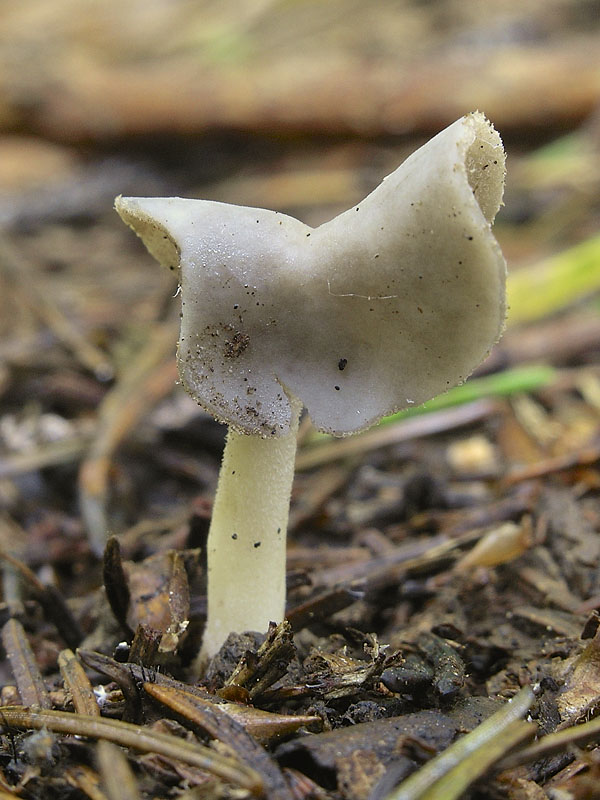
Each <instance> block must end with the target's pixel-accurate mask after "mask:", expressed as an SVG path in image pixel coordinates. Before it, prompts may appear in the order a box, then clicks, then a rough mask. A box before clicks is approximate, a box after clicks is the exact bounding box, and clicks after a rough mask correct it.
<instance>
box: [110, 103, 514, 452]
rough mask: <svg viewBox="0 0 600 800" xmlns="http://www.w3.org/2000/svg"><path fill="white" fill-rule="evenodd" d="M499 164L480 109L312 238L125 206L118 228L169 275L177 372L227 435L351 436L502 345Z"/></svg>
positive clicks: (152, 203) (207, 207) (247, 215)
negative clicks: (173, 277) (302, 413)
mask: <svg viewBox="0 0 600 800" xmlns="http://www.w3.org/2000/svg"><path fill="white" fill-rule="evenodd" d="M504 162H505V155H504V150H503V147H502V142H501V140H500V137H499V135H498V134H497V132H496V131H495V130H494V128H493V126H492V125H491V123H490V122H488V120H486V118H485V117H484V116H483V114H480V113H479V112H476V113H473V114H468V115H467V116H465V117H462V118H461V119H459V120H458V121H457V122H455V123H454V124H452V125H450V126H449V127H448V128H446V129H445V130H443V131H442V132H441V133H440V134H438V135H437V136H436V137H435V138H433V139H432V140H431V141H429V142H428V143H427V144H425V145H424V146H423V147H421V148H420V149H419V150H417V151H416V152H415V153H414V154H413V155H412V156H410V157H409V158H408V159H407V160H406V161H405V162H404V163H403V164H402V165H401V166H400V167H399V168H398V169H397V170H396V171H395V172H393V173H392V174H391V175H388V177H387V178H385V179H384V180H383V182H382V183H381V184H380V186H378V187H377V189H375V190H374V191H373V192H372V193H371V194H370V195H368V197H366V198H365V199H364V200H363V201H361V202H360V203H357V204H356V205H355V206H354V207H353V208H351V209H349V210H348V211H346V212H344V213H343V214H340V215H339V216H338V217H336V218H335V219H333V220H331V221H330V222H327V223H325V224H323V225H321V226H319V227H318V228H310V227H308V226H307V225H304V224H303V223H302V222H299V221H298V220H296V219H293V218H292V217H289V216H286V215H284V214H280V213H277V212H274V211H267V210H264V209H256V208H248V207H242V206H234V205H227V204H223V203H217V202H212V201H207V200H188V199H182V198H124V197H119V198H117V201H116V209H117V211H118V213H119V214H120V215H121V217H122V218H123V220H124V221H125V222H126V223H127V224H128V225H130V226H131V227H132V228H133V230H134V231H135V232H136V233H137V234H138V235H139V236H140V237H141V238H142V239H143V241H144V243H145V244H146V246H147V248H148V250H149V251H150V252H151V253H152V254H153V255H154V256H155V257H156V258H157V259H158V260H159V261H160V263H161V264H163V265H165V266H168V267H171V268H174V269H179V271H180V273H179V279H180V282H181V295H182V306H183V308H182V311H183V316H182V322H181V337H180V341H179V352H178V360H179V372H180V375H181V380H182V382H183V384H184V385H185V387H186V389H187V390H188V392H189V393H190V394H191V395H192V396H193V397H194V398H195V399H196V400H197V402H198V403H199V404H200V405H201V406H202V407H203V408H205V409H206V410H207V411H209V412H210V413H211V414H213V415H214V416H215V417H216V418H217V419H219V420H222V421H223V422H226V423H228V424H230V425H232V426H233V427H234V428H235V429H237V430H239V431H242V432H246V433H251V434H259V435H263V436H272V435H275V436H277V435H281V434H282V433H285V432H287V431H288V430H289V426H290V413H291V412H290V402H289V399H288V394H293V395H295V396H297V397H298V398H300V399H301V400H302V402H303V403H304V405H305V406H306V407H307V409H308V412H309V414H310V416H311V418H312V421H313V423H314V424H315V426H316V427H317V428H318V429H319V430H321V431H326V432H329V433H333V434H335V435H345V434H350V433H354V432H356V431H359V430H361V429H363V428H367V427H368V426H370V425H372V424H374V423H375V422H377V421H378V420H379V419H380V418H381V417H382V416H384V415H387V414H390V413H392V412H394V411H396V410H399V409H402V408H405V407H407V406H411V405H418V404H420V403H422V402H424V401H425V400H428V399H430V398H431V397H434V396H435V395H437V394H440V393H442V392H444V391H446V390H447V389H448V388H450V387H451V386H454V385H456V384H458V383H461V382H462V381H464V380H465V378H466V377H467V376H468V375H469V374H470V373H471V372H472V371H473V370H474V369H475V367H477V366H478V364H480V363H481V361H482V360H483V359H484V358H485V356H486V355H487V353H488V352H489V350H490V348H491V347H492V345H493V344H494V343H495V342H496V341H497V340H498V338H499V337H500V335H501V332H502V329H503V325H504V317H505V277H506V265H505V261H504V258H503V256H502V253H501V251H500V248H499V246H498V244H497V242H496V240H495V238H494V236H493V234H492V231H491V224H492V222H493V219H494V217H495V215H496V213H497V211H498V209H499V207H500V205H501V201H502V193H503V188H504V172H505V168H504Z"/></svg>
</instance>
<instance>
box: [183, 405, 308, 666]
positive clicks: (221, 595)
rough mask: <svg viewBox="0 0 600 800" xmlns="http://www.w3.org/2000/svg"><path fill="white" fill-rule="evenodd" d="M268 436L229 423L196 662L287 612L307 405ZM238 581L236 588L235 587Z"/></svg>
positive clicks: (298, 407)
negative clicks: (292, 514) (291, 529)
mask: <svg viewBox="0 0 600 800" xmlns="http://www.w3.org/2000/svg"><path fill="white" fill-rule="evenodd" d="M290 403H291V405H292V424H291V425H290V430H289V433H287V434H285V435H284V436H278V437H271V438H268V439H263V438H261V437H260V436H256V435H248V434H243V433H238V432H236V431H234V430H233V429H232V428H229V432H228V434H227V442H226V444H225V451H224V453H223V462H222V464H221V471H220V473H219V482H218V485H217V493H216V496H215V501H214V506H213V514H212V520H211V524H210V530H209V532H208V543H207V563H208V598H207V602H208V616H207V621H206V629H205V632H204V639H203V642H202V650H201V653H200V657H199V659H198V664H197V666H198V668H200V667H201V666H202V664H204V663H205V662H206V660H207V659H208V658H210V657H211V656H213V655H214V654H215V653H216V652H217V651H218V650H219V648H220V647H221V645H222V644H223V642H224V641H225V639H226V638H227V636H228V635H229V633H231V632H232V631H235V632H236V633H241V632H243V631H260V632H264V631H266V630H267V629H268V627H269V623H270V622H277V623H278V622H281V621H282V620H283V617H284V613H285V553H286V532H287V522H288V515H289V506H290V496H291V492H292V482H293V478H294V462H295V457H296V434H297V432H298V420H299V417H300V412H301V410H302V403H301V402H300V400H298V399H296V398H290ZM233 586H235V590H232V587H233Z"/></svg>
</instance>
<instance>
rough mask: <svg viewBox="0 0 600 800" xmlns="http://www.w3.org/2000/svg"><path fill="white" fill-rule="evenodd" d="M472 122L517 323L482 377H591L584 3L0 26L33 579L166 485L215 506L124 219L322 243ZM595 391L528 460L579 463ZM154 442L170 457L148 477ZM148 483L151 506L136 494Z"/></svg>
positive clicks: (119, 4)
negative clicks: (129, 202)
mask: <svg viewBox="0 0 600 800" xmlns="http://www.w3.org/2000/svg"><path fill="white" fill-rule="evenodd" d="M473 109H480V110H482V111H484V112H485V113H486V114H487V115H488V117H489V118H490V119H491V120H492V121H493V123H494V124H495V126H496V127H497V129H498V130H499V131H500V133H501V135H502V136H503V138H504V141H505V144H506V148H507V151H508V182H507V190H506V196H505V207H504V208H503V209H502V211H501V213H500V215H499V219H498V222H497V225H496V232H497V236H498V238H499V240H500V242H501V245H502V247H503V249H504V252H505V254H506V256H507V259H508V262H509V266H510V270H511V279H510V281H511V282H510V286H509V290H510V301H511V314H510V317H509V323H508V332H507V334H506V337H505V339H504V340H503V343H502V345H501V346H500V347H499V348H498V349H497V350H496V351H495V353H494V354H493V355H492V357H491V360H490V362H488V364H487V365H486V367H485V368H484V370H483V371H484V372H486V371H487V372H491V371H495V372H498V370H500V369H507V368H512V367H515V366H519V365H523V364H525V365H526V366H527V365H530V364H536V365H539V364H540V363H541V364H543V365H550V366H554V367H562V366H574V365H577V366H581V365H588V366H590V365H591V366H594V368H595V367H597V365H598V343H599V341H600V316H599V305H598V295H597V289H598V286H599V285H600V239H599V231H600V192H599V187H600V158H599V153H600V2H598V0H498V2H496V3H489V2H479V1H478V0H383V1H382V2H371V3H367V2H356V1H355V0H318V1H317V0H208V1H207V0H204V1H203V0H193V1H192V0H143V1H142V0H129V1H128V2H123V0H87V1H86V2H85V3H81V2H80V0H51V1H49V0H19V2H16V0H13V1H12V2H11V1H10V0H3V1H2V2H0V226H1V235H0V312H1V316H0V334H1V338H0V400H1V402H2V417H1V419H0V446H1V449H2V462H1V463H2V467H1V470H0V499H1V500H2V503H3V505H4V507H5V508H7V509H8V510H9V511H11V512H12V513H14V514H15V515H16V517H17V518H18V520H19V521H20V524H22V525H25V526H26V527H31V523H32V520H33V521H35V522H36V525H37V524H38V522H39V520H40V519H42V520H45V525H42V532H41V533H40V537H41V539H40V540H39V541H38V542H37V544H36V546H37V547H39V548H41V551H40V554H38V556H37V557H36V560H38V561H39V559H42V561H43V559H44V558H45V557H46V555H47V552H48V543H47V541H46V539H45V538H44V537H50V538H51V539H52V536H54V535H55V534H56V535H58V534H60V535H61V536H63V537H64V534H65V530H70V531H71V532H72V536H74V537H75V540H76V541H77V542H79V545H78V546H80V547H81V548H83V549H84V550H85V547H86V546H87V545H86V544H85V536H83V535H82V530H87V531H88V533H89V532H90V531H91V537H92V541H95V542H96V545H95V548H96V550H100V549H101V546H102V543H103V536H104V535H105V530H106V527H107V513H109V512H108V511H107V508H108V499H109V494H110V492H112V493H113V494H114V496H116V497H117V498H118V502H114V503H112V504H111V506H110V508H111V511H110V514H109V517H108V519H109V520H110V527H111V529H115V530H122V529H124V528H126V527H127V526H128V525H132V524H134V522H135V521H136V519H137V516H138V514H139V509H140V508H146V509H152V508H153V504H154V506H157V507H160V508H161V509H162V508H163V506H162V505H161V503H162V502H166V503H167V506H168V504H169V503H173V505H176V503H177V502H178V500H179V497H180V494H181V492H182V489H181V479H185V480H188V481H191V483H192V484H193V486H194V488H197V487H198V485H200V486H201V487H202V489H203V490H204V489H206V492H207V495H208V496H209V495H210V492H211V491H212V486H213V485H214V476H215V474H216V472H215V465H214V463H213V461H210V463H209V465H208V466H206V465H203V462H202V455H200V456H199V457H197V455H196V454H194V457H193V458H192V456H191V455H190V457H189V458H188V457H187V455H186V454H185V452H183V453H182V451H181V450H180V449H178V447H179V445H180V444H181V441H179V440H177V439H176V435H175V433H174V431H176V430H182V431H185V437H187V438H186V439H185V441H186V444H193V443H194V441H196V439H197V440H198V441H199V442H200V443H201V448H200V449H202V451H203V452H204V450H207V452H208V451H210V446H209V444H207V442H209V441H212V440H211V439H210V437H211V436H212V437H213V439H214V453H218V450H219V447H220V446H221V444H222V432H221V429H220V428H218V427H217V428H213V427H211V425H210V424H209V423H206V426H207V427H204V428H202V425H203V424H204V423H202V422H201V420H202V415H200V414H199V412H198V410H197V409H196V407H195V406H193V404H191V401H188V400H187V398H185V397H184V396H183V393H181V392H179V391H176V390H174V389H173V385H174V380H175V371H174V359H173V353H174V348H175V340H176V330H177V323H178V318H177V317H178V307H177V305H178V304H177V302H176V301H173V300H172V296H173V294H174V292H175V289H176V287H175V285H174V283H173V279H172V276H170V275H166V274H164V273H163V271H162V270H160V269H159V268H158V267H157V266H156V264H155V263H154V262H153V260H152V259H151V258H150V256H148V254H147V253H146V252H145V250H144V249H143V247H142V246H141V245H140V244H139V242H138V241H137V240H136V237H135V236H133V235H132V234H131V232H130V231H128V230H127V229H126V228H125V227H124V226H123V225H122V223H120V221H119V220H118V218H117V216H116V214H115V213H114V212H113V211H112V202H113V198H114V197H115V195H117V194H119V193H123V194H133V195H145V194H151V195H170V194H176V195H183V196H191V197H202V198H209V199H217V200H224V201H230V202H235V203H239V204H248V205H256V206H265V207H268V208H273V209H278V210H281V211H284V212H287V213H290V214H293V215H295V216H298V217H299V218H301V219H302V220H303V221H305V222H307V223H309V224H313V225H315V224H318V223H320V222H322V221H324V220H326V219H328V218H330V217H331V216H333V215H334V214H336V213H337V212H338V211H340V210H342V209H345V208H347V207H349V206H350V205H351V204H352V203H354V202H355V201H356V200H357V199H360V198H361V197H363V196H364V195H365V193H367V192H368V191H369V190H371V189H372V188H374V186H376V185H377V184H378V183H379V181H380V180H381V178H382V177H383V176H384V175H385V174H387V173H388V172H390V171H392V170H393V169H394V168H395V167H396V166H397V165H398V164H399V163H400V162H401V161H402V160H403V159H404V158H405V157H406V155H408V154H409V153H410V152H411V151H412V150H413V149H414V148H415V147H416V146H418V145H419V144H421V143H422V142H423V141H424V140H425V139H426V138H428V137H429V136H431V135H432V134H435V133H436V132H438V131H439V130H440V129H442V128H443V127H445V126H446V125H447V124H449V123H450V122H452V121H454V120H455V119H456V118H458V117H459V116H461V115H462V114H464V113H466V112H468V111H471V110H473ZM546 378H547V381H548V380H550V379H549V378H548V376H547V375H546ZM586 380H587V383H586V384H585V385H586V387H587V388H586V389H585V391H586V392H587V394H585V403H584V402H583V400H582V395H581V392H578V393H576V398H577V400H578V401H580V405H581V407H580V408H579V412H581V413H583V411H582V408H583V406H584V405H585V410H586V414H584V415H583V416H581V414H579V416H577V415H575V416H577V424H576V425H575V424H574V423H573V422H572V419H571V417H573V412H572V407H571V406H570V405H569V406H568V409H569V413H568V414H567V416H566V417H565V419H564V420H562V421H561V422H560V423H559V422H558V421H557V420H555V419H552V420H550V421H551V422H552V423H553V424H554V427H552V426H550V427H547V426H546V428H544V430H545V433H544V434H543V435H542V434H541V433H540V436H542V440H543V441H541V442H538V444H539V446H540V447H541V448H542V450H544V448H546V450H544V452H547V453H549V454H552V453H556V452H558V453H561V452H567V451H569V449H570V448H573V447H576V446H579V445H582V444H584V443H586V442H588V441H589V437H590V436H591V435H592V433H593V431H594V429H595V426H597V424H598V413H597V410H598V408H599V407H600V401H599V400H598V397H599V396H600V391H599V388H598V375H597V372H595V371H593V370H592V372H590V373H589V374H588V375H587V378H586ZM542 382H543V381H542ZM534 383H535V381H534ZM553 385H554V384H553ZM569 386H570V387H571V388H572V384H569ZM582 391H583V390H582ZM569 397H570V398H571V400H573V399H574V396H573V395H572V394H571V395H569ZM166 398H168V399H169V401H170V404H165V402H163V401H165V399H166ZM563 400H564V398H563ZM549 402H550V401H548V399H547V398H546V405H545V406H544V405H543V404H542V405H541V406H540V407H539V408H537V412H538V417H539V414H541V415H542V420H544V419H545V418H544V417H543V414H548V413H549V411H550V412H552V413H554V409H553V408H551V409H549V408H548V403H549ZM124 409H126V412H125V411H124ZM534 410H535V409H534ZM569 414H570V415H571V416H569ZM161 415H162V416H161ZM534 417H535V415H534ZM538 417H535V419H538ZM567 417H568V419H567ZM190 419H192V420H194V421H195V422H194V425H195V426H196V427H195V428H194V429H193V430H194V433H193V434H191V433H190V431H189V430H188V429H186V427H185V426H186V425H188V424H189V420H190ZM199 420H200V421H199ZM545 421H546V423H548V424H549V422H548V419H546V420H545ZM532 424H533V423H532ZM200 429H201V430H200ZM165 430H168V431H170V432H171V433H170V434H169V435H171V436H173V437H175V438H171V439H168V442H165V440H164V439H161V440H160V441H161V442H162V444H163V445H164V449H161V448H158V449H156V450H155V451H154V452H153V453H152V454H151V455H150V454H149V453H148V444H149V443H155V442H156V441H157V437H159V438H160V436H162V433H161V432H163V431H165ZM540 430H541V428H540ZM561 436H563V439H561ZM194 437H196V439H195V438H194ZM167 444H168V446H167ZM561 448H562V449H561ZM117 452H118V453H119V455H118V456H116V454H117ZM529 455H530V456H531V458H534V456H533V455H531V453H530V454H529ZM538 455H539V451H538ZM213 456H214V454H213ZM527 458H528V456H527V454H526V453H524V451H523V452H521V451H519V453H518V458H517V461H519V462H522V461H527ZM123 459H125V461H124V460H123ZM150 462H152V465H153V467H156V468H157V470H158V473H157V474H158V475H160V477H161V482H160V488H157V487H156V486H154V484H153V483H152V484H148V485H149V486H150V485H151V486H152V487H153V488H152V491H150V489H148V492H147V493H145V490H144V489H143V488H141V487H143V486H144V485H146V483H147V481H148V480H149V477H148V474H147V472H146V470H147V468H148V464H149V463H150ZM182 476H183V478H182ZM188 488H189V487H188ZM41 499H43V501H44V504H46V505H45V506H44V508H45V511H44V512H42V511H40V500H41ZM113 499H114V498H113ZM49 509H50V510H51V511H52V513H50V511H49ZM80 513H81V514H82V515H83V516H82V517H80ZM111 515H112V516H111ZM82 519H83V520H84V522H83V523H82ZM36 530H37V528H36ZM30 541H31V539H30ZM57 546H58V545H57ZM44 554H45V555H44Z"/></svg>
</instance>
